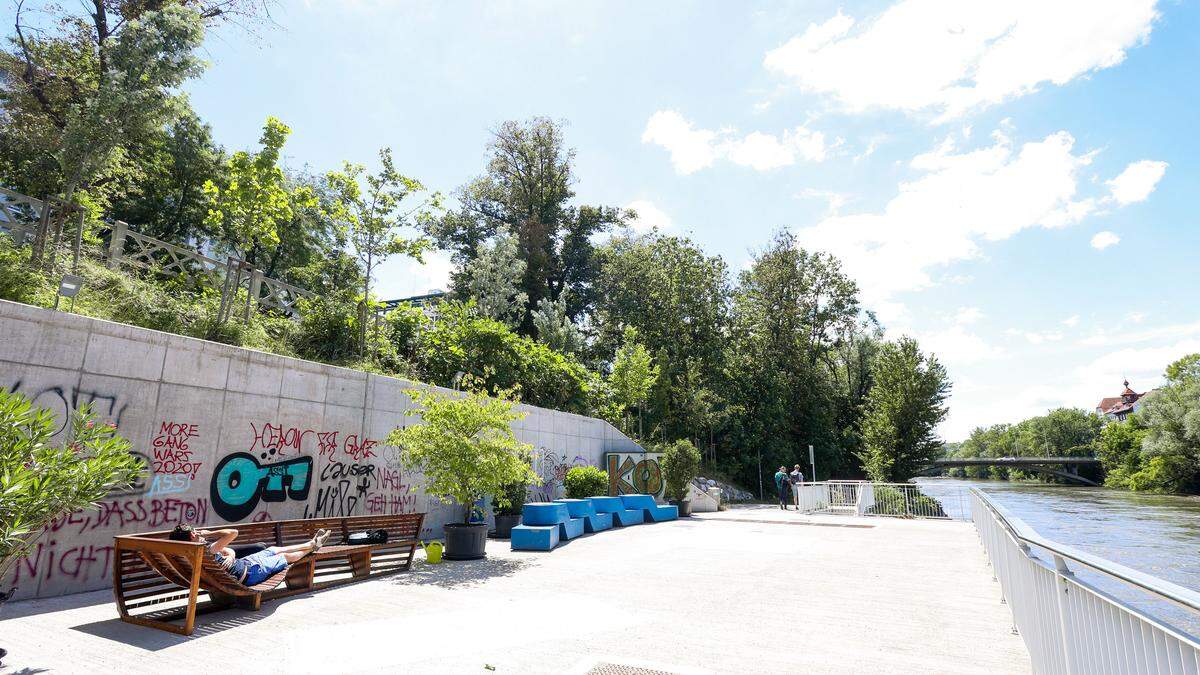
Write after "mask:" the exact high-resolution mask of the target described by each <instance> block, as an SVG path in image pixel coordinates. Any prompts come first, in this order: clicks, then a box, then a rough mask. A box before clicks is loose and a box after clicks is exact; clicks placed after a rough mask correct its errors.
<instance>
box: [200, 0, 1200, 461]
mask: <svg viewBox="0 0 1200 675" xmlns="http://www.w3.org/2000/svg"><path fill="white" fill-rule="evenodd" d="M1047 5H1051V6H1050V7H1047ZM274 16H275V20H276V22H277V23H278V24H279V26H278V28H277V29H274V30H264V31H263V32H262V37H261V39H259V40H258V41H257V42H254V43H249V44H248V43H247V42H246V40H245V39H244V37H245V36H244V35H242V34H240V33H237V32H236V31H231V30H230V29H223V30H222V31H221V32H220V33H218V34H215V35H213V36H211V37H210V39H209V41H208V43H207V46H206V49H207V52H208V54H207V57H208V59H209V60H210V61H211V67H210V68H209V70H208V72H207V73H206V74H205V75H204V76H203V78H202V79H200V80H199V81H197V82H195V83H193V84H191V85H190V86H189V91H190V94H191V96H192V100H193V104H194V105H195V107H196V108H197V110H198V111H199V112H200V114H201V115H202V116H203V117H204V118H205V119H206V120H208V121H209V122H210V123H211V124H212V125H213V127H214V131H215V134H216V137H217V139H218V141H219V142H221V143H223V144H224V145H226V146H227V147H229V148H231V149H233V148H242V147H250V146H252V145H253V144H254V143H255V142H256V140H257V137H258V135H259V130H260V128H261V126H262V123H263V121H264V119H265V118H266V117H267V116H268V115H276V116H278V117H280V118H282V119H283V120H284V121H285V122H286V123H288V124H289V125H290V126H291V127H292V128H293V131H294V133H293V136H292V138H291V139H290V141H289V143H288V146H287V148H286V154H287V157H288V162H289V164H291V165H292V166H294V167H299V166H302V165H306V164H307V165H309V166H310V167H311V168H312V169H314V170H320V171H324V170H326V169H329V168H333V167H335V166H337V165H339V164H340V162H341V161H342V160H352V161H356V162H364V163H367V164H368V165H371V164H372V161H373V159H374V157H375V153H376V151H377V150H378V149H379V148H380V147H382V146H390V147H392V148H393V149H394V151H395V153H396V158H397V164H398V166H399V167H401V168H402V170H403V171H405V172H406V173H408V174H410V175H412V176H414V177H416V178H419V179H420V180H422V181H423V182H424V183H425V184H426V185H427V186H428V187H430V188H431V189H435V190H440V191H443V192H446V193H449V192H451V191H452V190H453V189H454V188H455V187H457V186H458V185H460V184H462V183H463V182H464V181H465V180H467V179H468V178H470V177H471V176H473V175H476V174H478V173H479V172H480V171H481V170H482V168H483V162H484V145H485V143H486V141H487V138H488V133H489V129H491V128H493V127H494V126H495V125H497V124H498V123H500V122H502V121H504V120H506V119H520V118H525V117H529V116H532V115H545V116H549V117H552V118H556V119H562V120H565V121H567V122H568V124H569V126H568V130H567V136H568V140H569V142H570V144H571V145H572V146H573V147H575V148H576V150H577V151H578V156H577V164H576V170H577V174H578V178H579V181H578V185H577V193H578V195H579V199H580V200H581V201H586V202H590V203H602V204H612V205H622V206H623V205H634V206H636V207H637V208H638V209H639V212H640V214H641V216H642V220H643V222H642V223H640V224H639V226H640V227H650V226H655V225H656V226H658V227H659V228H660V229H661V230H663V231H664V232H669V233H682V234H687V235H689V236H691V237H692V238H693V239H694V240H695V241H696V242H698V243H699V244H700V245H701V246H702V247H703V248H704V249H705V250H707V251H708V252H710V253H713V254H720V255H722V256H724V257H725V258H726V260H727V261H728V262H729V264H730V267H731V269H732V270H734V271H735V272H736V271H737V270H740V269H742V268H743V267H744V266H745V264H746V262H747V261H748V260H749V258H750V255H751V253H752V252H753V251H755V250H758V249H760V248H761V247H763V246H764V245H765V244H766V242H767V241H768V240H769V238H770V237H771V235H772V233H773V232H775V231H777V230H779V229H781V228H789V229H792V230H793V231H795V232H796V233H797V234H798V235H799V237H800V239H801V240H802V241H803V242H805V243H806V245H808V246H810V247H812V248H820V249H823V250H828V251H831V252H833V253H835V254H837V255H839V256H840V257H841V258H842V259H843V260H844V261H845V263H846V267H847V269H848V271H850V272H851V273H852V274H853V275H854V276H855V277H856V278H857V279H858V280H859V282H860V284H861V286H862V289H863V297H864V300H865V301H866V303H867V305H868V306H869V307H871V308H873V309H874V310H876V311H877V312H878V314H879V316H880V318H881V319H882V320H883V321H884V323H885V325H886V326H887V329H888V332H889V334H891V335H899V334H911V335H914V336H916V337H918V338H919V339H920V340H921V342H922V343H923V344H924V345H925V346H926V347H927V348H929V349H931V350H933V351H935V352H936V353H937V354H938V355H939V357H940V358H941V359H942V360H943V362H944V363H946V365H947V367H948V368H949V370H950V373H951V376H952V378H953V380H954V383H955V388H954V395H953V398H952V399H951V417H950V419H949V420H948V421H947V422H946V423H945V424H944V425H943V428H942V431H943V433H944V435H945V436H946V438H947V439H948V440H959V439H961V438H963V437H964V436H965V435H966V434H967V433H968V432H969V430H970V428H971V427H973V426H975V425H980V424H990V423H995V422H1012V421H1017V420H1020V419H1022V418H1024V417H1027V416H1030V415H1034V414H1038V413H1041V412H1044V411H1045V410H1047V409H1049V408H1052V407H1056V406H1060V405H1069V406H1077V407H1084V408H1090V407H1092V406H1093V405H1095V403H1096V402H1097V401H1098V400H1099V399H1100V398H1101V397H1102V396H1106V395H1114V394H1116V393H1118V392H1119V391H1120V388H1121V380H1122V379H1123V378H1124V377H1128V378H1129V379H1130V381H1131V382H1132V384H1133V386H1134V388H1135V389H1138V390H1139V391H1141V390H1144V389H1148V388H1150V387H1153V386H1155V385H1157V384H1158V383H1159V378H1160V373H1161V371H1162V369H1163V367H1164V366H1165V365H1166V364H1167V363H1168V362H1170V361H1171V360H1173V359H1174V358H1177V357H1178V356H1180V355H1182V354H1184V353H1188V352H1192V351H1200V311H1198V310H1197V302H1196V300H1195V296H1196V292H1197V290H1198V289H1200V283H1198V282H1200V266H1198V265H1197V264H1196V262H1195V260H1196V255H1197V253H1198V252H1200V230H1198V228H1197V227H1196V220H1197V215H1196V214H1197V209H1196V206H1195V201H1194V197H1195V194H1196V189H1195V186H1196V185H1197V184H1198V181H1200V171H1198V166H1197V159H1196V158H1197V156H1198V154H1200V153H1198V150H1200V147H1198V146H1200V141H1197V134H1196V129H1195V123H1196V120H1197V112H1196V111H1197V110H1200V93H1198V92H1200V89H1198V88H1197V87H1196V85H1195V83H1196V75H1195V73H1196V69H1197V66H1198V65H1200V41H1197V40H1196V39H1195V35H1197V34H1200V10H1198V9H1197V7H1196V5H1195V4H1184V3H1177V2H1154V1H1153V0H1113V1H1105V2H1101V1H1099V0H1089V1H1081V2H1065V1H1064V2H1057V3H1045V2H1033V1H1029V2H1025V1H1012V2H1005V3H995V2H968V1H966V0H947V1H945V2H942V1H931V0H899V1H892V2H867V3H857V4H852V3H848V2H847V3H833V2H820V1H807V2H796V3H791V4H785V3H775V2H773V3H763V4H753V3H741V2H739V3H730V2H662V3H645V2H558V3H550V2H488V3H482V2H480V3H467V2H462V3H435V2H428V3H424V2H422V3H404V2H389V1H386V0H352V1H351V0H347V1H343V2H334V1H332V0H310V1H309V2H287V1H285V2H283V3H282V4H281V6H280V7H278V8H277V9H276V10H275V12H274ZM448 269H449V264H448V262H447V261H446V260H445V259H444V258H440V257H434V258H431V259H430V260H429V262H428V264H426V265H424V266H420V265H415V264H412V263H408V262H401V261H397V262H394V263H388V264H386V265H385V266H384V267H383V268H382V271H381V273H380V275H379V288H380V289H381V292H382V293H383V294H385V295H389V296H390V295H402V294H409V293H418V292H424V291H426V290H428V289H429V288H432V287H437V286H442V285H444V283H445V278H446V274H447V272H448Z"/></svg>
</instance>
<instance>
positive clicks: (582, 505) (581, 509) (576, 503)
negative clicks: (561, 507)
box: [554, 499, 596, 518]
mask: <svg viewBox="0 0 1200 675" xmlns="http://www.w3.org/2000/svg"><path fill="white" fill-rule="evenodd" d="M554 503H555V504H566V505H567V513H569V514H571V517H572V518H586V517H588V516H590V515H593V514H594V513H596V507H594V506H592V502H591V501H590V500H587V499H555V500H554Z"/></svg>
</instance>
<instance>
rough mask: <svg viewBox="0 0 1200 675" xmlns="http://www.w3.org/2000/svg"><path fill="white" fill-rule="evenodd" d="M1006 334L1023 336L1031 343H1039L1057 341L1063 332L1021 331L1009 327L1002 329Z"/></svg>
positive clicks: (1061, 337)
mask: <svg viewBox="0 0 1200 675" xmlns="http://www.w3.org/2000/svg"><path fill="white" fill-rule="evenodd" d="M1004 332H1005V333H1006V334H1008V335H1015V336H1019V337H1023V338H1025V340H1026V341H1028V342H1029V344H1031V345H1040V344H1042V343H1044V342H1059V341H1061V340H1062V339H1063V334H1062V333H1060V332H1058V331H1046V332H1044V333H1037V332H1034V331H1022V330H1017V329H1015V328H1009V329H1008V330H1006V331H1004Z"/></svg>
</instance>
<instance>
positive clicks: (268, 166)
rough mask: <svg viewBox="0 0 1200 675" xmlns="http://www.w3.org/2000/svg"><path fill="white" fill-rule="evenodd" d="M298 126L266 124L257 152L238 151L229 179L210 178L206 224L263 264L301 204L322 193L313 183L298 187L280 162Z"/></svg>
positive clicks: (240, 252) (276, 122)
mask: <svg viewBox="0 0 1200 675" xmlns="http://www.w3.org/2000/svg"><path fill="white" fill-rule="evenodd" d="M291 133H292V130H291V129H290V128H288V126H287V125H286V124H284V123H283V122H281V121H279V120H278V119H277V118H275V117H268V118H267V122H266V124H265V125H264V126H263V133H262V137H261V138H260V139H259V144H260V145H261V146H262V149H260V150H259V151H258V152H256V153H250V152H246V151H244V150H240V151H238V152H235V153H234V154H233V156H232V157H230V158H229V161H228V163H227V165H226V167H225V175H224V176H223V182H222V183H221V184H217V183H216V182H215V181H213V180H209V181H208V182H207V183H205V184H204V191H205V193H206V194H207V195H208V197H209V210H208V217H207V219H206V220H205V224H206V225H207V226H208V227H209V228H211V229H212V230H213V231H216V232H220V233H221V240H222V242H223V243H224V244H225V245H226V246H227V247H229V248H230V249H232V250H233V251H235V252H236V253H237V254H238V256H239V257H241V258H242V259H243V260H245V261H247V262H249V263H250V264H252V265H255V266H259V267H261V266H262V263H263V260H262V259H263V257H264V256H265V254H266V252H267V251H270V250H272V249H275V248H276V247H278V246H280V245H281V244H282V239H281V237H280V229H281V228H282V227H283V226H284V224H286V223H289V222H291V221H292V219H293V218H294V217H295V209H296V208H297V207H304V206H313V205H315V204H316V195H315V194H314V193H313V191H312V189H311V188H309V187H308V186H298V187H294V188H293V187H292V186H290V185H289V184H288V180H287V176H286V175H285V174H284V172H283V169H282V168H280V167H279V159H280V153H281V151H282V149H283V144H284V143H286V142H287V137H288V136H289V135H291Z"/></svg>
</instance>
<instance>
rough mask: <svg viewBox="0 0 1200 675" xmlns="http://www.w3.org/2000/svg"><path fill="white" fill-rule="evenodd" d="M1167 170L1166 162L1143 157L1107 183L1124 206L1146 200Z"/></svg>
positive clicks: (1114, 197) (1116, 199)
mask: <svg viewBox="0 0 1200 675" xmlns="http://www.w3.org/2000/svg"><path fill="white" fill-rule="evenodd" d="M1166 171H1167V163H1166V162H1156V161H1154V160H1149V159H1143V160H1141V161H1140V162H1133V163H1132V164H1130V165H1129V166H1127V167H1125V170H1124V171H1122V172H1121V175H1119V176H1117V177H1116V178H1114V179H1112V180H1110V181H1107V184H1108V186H1109V188H1111V189H1112V198H1113V199H1114V200H1115V201H1116V202H1117V203H1118V204H1120V205H1122V206H1124V205H1125V204H1133V203H1134V202H1144V201H1146V199H1147V198H1148V197H1149V196H1150V193H1151V192H1154V188H1155V187H1157V186H1158V181H1160V180H1162V177H1163V174H1164V173H1166ZM1114 243H1116V242H1114Z"/></svg>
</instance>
